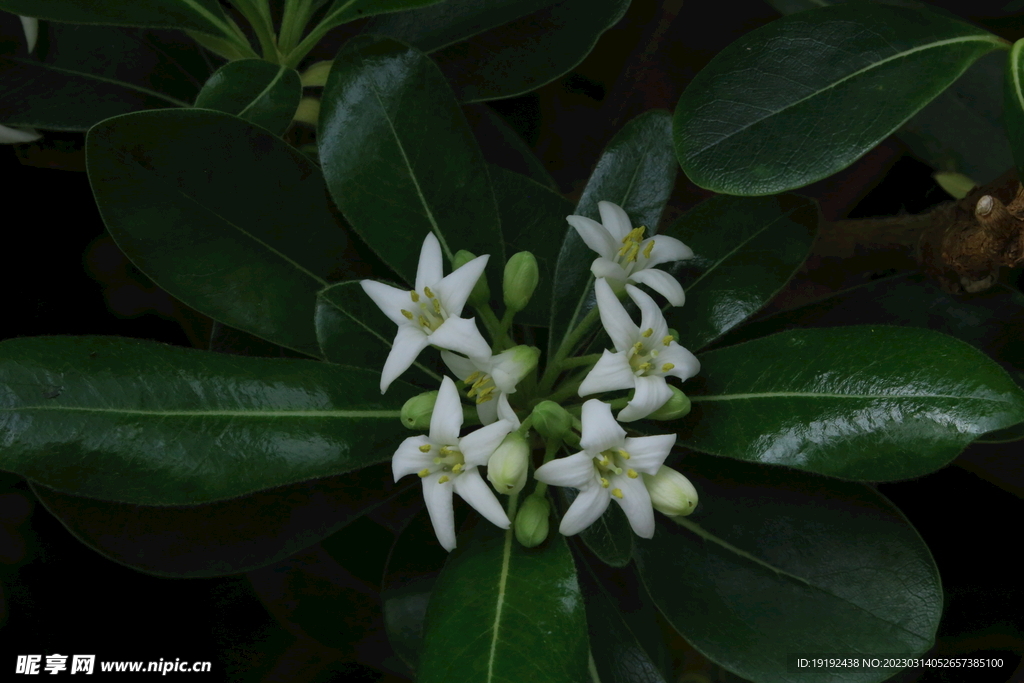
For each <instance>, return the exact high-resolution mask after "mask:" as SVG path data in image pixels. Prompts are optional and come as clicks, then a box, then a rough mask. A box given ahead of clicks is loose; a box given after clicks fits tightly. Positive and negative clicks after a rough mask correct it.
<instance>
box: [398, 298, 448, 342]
mask: <svg viewBox="0 0 1024 683" xmlns="http://www.w3.org/2000/svg"><path fill="white" fill-rule="evenodd" d="M409 298H410V299H412V303H413V304H414V305H413V306H410V308H412V309H413V310H411V311H408V310H406V309H404V308H403V309H402V315H404V316H405V317H406V318H408V319H409V320H415V321H416V323H417V324H418V325H419V326H420V327H422V328H423V331H424V332H426V333H427V334H430V333H431V332H433V331H434V330H436V329H437V328H438V327H440V326H441V323H443V322H444V321H445V320H447V319H448V312H447V311H445V310H444V308H443V307H442V306H441V300H440V299H438V298H437V295H436V294H434V292H432V291H431V290H430V287H424V288H423V294H420V293H419V292H417V291H416V290H415V289H414V290H411V291H410V292H409Z"/></svg>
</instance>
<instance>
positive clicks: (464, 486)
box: [454, 467, 512, 529]
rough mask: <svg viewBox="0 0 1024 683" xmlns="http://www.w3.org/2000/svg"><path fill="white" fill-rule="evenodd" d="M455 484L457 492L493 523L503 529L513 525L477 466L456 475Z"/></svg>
mask: <svg viewBox="0 0 1024 683" xmlns="http://www.w3.org/2000/svg"><path fill="white" fill-rule="evenodd" d="M454 484H455V493H457V494H459V496H461V497H462V499H463V500H464V501H466V502H467V503H469V504H470V506H471V507H472V508H473V509H474V510H476V511H477V512H479V513H480V514H481V515H483V516H484V517H486V518H487V521H489V522H490V523H491V524H493V525H494V526H496V527H499V528H501V529H507V528H509V527H510V526H512V524H511V522H509V521H508V515H506V514H505V510H504V509H503V508H502V507H501V503H499V502H498V499H497V498H495V496H494V492H493V491H491V489H490V488H489V487H488V486H487V484H485V483H484V480H483V478H482V477H481V476H480V473H479V472H478V471H477V469H476V468H475V467H472V468H470V469H468V470H466V471H465V472H463V473H462V474H460V475H459V476H457V477H455V481H454Z"/></svg>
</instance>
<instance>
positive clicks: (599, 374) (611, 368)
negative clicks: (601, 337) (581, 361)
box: [579, 349, 636, 396]
mask: <svg viewBox="0 0 1024 683" xmlns="http://www.w3.org/2000/svg"><path fill="white" fill-rule="evenodd" d="M634 384H636V376H635V375H634V374H633V369H632V368H630V367H629V361H628V360H626V354H625V352H620V353H612V352H611V351H609V350H608V349H605V350H604V352H603V353H602V355H601V358H600V359H599V360H598V361H597V363H596V364H595V365H594V367H593V368H591V370H590V372H589V373H588V374H587V376H586V377H585V378H584V379H583V383H582V384H580V390H579V395H580V396H590V395H591V394H597V393H600V392H602V391H615V390H616V389H632V388H633V385H634Z"/></svg>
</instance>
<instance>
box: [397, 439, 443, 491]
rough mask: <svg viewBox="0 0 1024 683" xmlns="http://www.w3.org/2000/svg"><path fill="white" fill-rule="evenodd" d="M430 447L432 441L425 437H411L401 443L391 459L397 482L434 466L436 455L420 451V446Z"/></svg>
mask: <svg viewBox="0 0 1024 683" xmlns="http://www.w3.org/2000/svg"><path fill="white" fill-rule="evenodd" d="M429 445H431V444H430V440H429V439H428V438H427V437H425V436H410V437H409V438H408V439H406V440H405V441H403V442H402V443H401V445H400V446H399V447H398V450H397V451H395V455H394V456H393V457H392V458H391V473H392V474H393V475H395V481H398V480H399V479H401V478H402V477H404V476H406V475H409V474H412V473H413V472H420V471H422V470H423V468H424V467H430V466H431V465H433V464H434V457H435V455H434V453H424V452H423V451H421V450H420V446H429Z"/></svg>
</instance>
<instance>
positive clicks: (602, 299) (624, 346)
mask: <svg viewBox="0 0 1024 683" xmlns="http://www.w3.org/2000/svg"><path fill="white" fill-rule="evenodd" d="M594 295H595V296H596V297H597V308H598V310H599V311H600V313H601V324H602V325H604V329H605V331H606V332H607V333H608V336H609V337H611V339H612V343H613V344H614V345H615V350H616V351H627V350H628V349H629V348H630V347H631V346H633V344H634V343H635V342H636V340H637V339H638V338H639V337H640V330H639V328H637V326H636V325H635V324H634V323H633V321H632V320H630V319H629V314H628V313H626V309H625V308H623V306H622V304H621V303H619V297H617V296H615V292H613V291H612V287H611V285H609V284H608V281H607V280H605V279H603V278H602V279H600V280H596V281H595V282H594Z"/></svg>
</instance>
